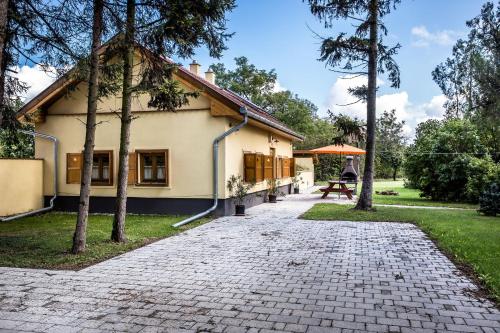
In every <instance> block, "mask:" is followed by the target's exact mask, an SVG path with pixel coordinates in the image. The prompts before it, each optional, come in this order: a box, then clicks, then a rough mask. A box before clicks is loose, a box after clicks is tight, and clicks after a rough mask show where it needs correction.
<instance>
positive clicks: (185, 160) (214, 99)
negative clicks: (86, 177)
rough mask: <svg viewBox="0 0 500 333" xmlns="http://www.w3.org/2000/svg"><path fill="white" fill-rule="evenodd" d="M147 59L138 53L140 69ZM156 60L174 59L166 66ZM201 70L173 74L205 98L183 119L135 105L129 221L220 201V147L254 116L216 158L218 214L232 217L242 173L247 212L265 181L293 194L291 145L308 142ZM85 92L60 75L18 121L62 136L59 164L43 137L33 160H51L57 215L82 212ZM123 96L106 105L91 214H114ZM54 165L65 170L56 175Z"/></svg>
mask: <svg viewBox="0 0 500 333" xmlns="http://www.w3.org/2000/svg"><path fill="white" fill-rule="evenodd" d="M140 57H141V54H140V53H139V52H138V54H137V55H136V59H137V61H136V63H140ZM158 61H169V60H165V59H158ZM200 69H201V68H200V65H199V64H197V63H196V62H193V63H192V64H191V65H190V68H189V69H186V68H183V67H180V68H179V69H178V70H177V72H176V73H175V79H177V80H178V81H179V82H180V84H181V86H182V87H183V88H184V89H185V90H187V91H199V92H200V94H199V96H198V97H197V98H193V97H190V98H189V103H188V104H186V105H184V106H182V107H181V108H179V109H178V110H177V111H176V112H164V111H158V110H155V109H151V108H149V107H148V99H149V96H147V95H141V96H138V97H137V98H134V99H133V102H132V112H133V115H134V120H133V122H132V126H131V135H130V147H131V149H130V155H129V156H130V162H129V163H130V171H129V175H128V179H129V185H128V204H127V210H128V212H130V213H141V214H144V213H145V214H192V213H197V212H200V211H202V210H204V209H206V208H208V207H210V206H211V205H212V203H213V199H212V196H213V193H214V186H213V185H212V181H213V179H214V176H213V170H214V167H213V153H212V142H213V141H214V139H215V138H216V137H218V136H219V135H221V134H222V133H224V132H226V131H228V130H229V129H230V128H232V127H234V126H236V125H238V124H239V123H241V122H242V119H243V118H244V117H243V115H242V113H241V110H244V111H246V112H247V115H248V123H247V124H246V125H245V126H244V127H243V128H241V129H240V130H239V131H237V132H235V133H232V134H230V135H229V136H227V137H226V138H224V139H223V140H222V141H221V142H220V145H219V152H218V179H219V181H218V184H217V187H218V193H219V195H218V198H219V202H218V206H217V214H219V215H222V214H231V213H232V212H233V209H234V208H233V204H232V203H231V200H229V193H228V191H227V189H226V186H225V185H226V182H227V180H228V178H229V177H230V176H231V175H243V176H244V177H245V180H246V181H248V182H255V183H256V184H255V186H254V187H253V189H252V190H251V191H250V192H251V193H250V194H249V195H248V197H247V200H246V204H247V206H252V205H255V204H258V203H262V202H263V201H264V199H265V197H266V196H265V191H266V182H265V180H266V179H269V178H278V179H280V184H281V187H282V191H284V192H286V193H288V192H289V191H290V187H291V186H290V184H291V176H292V175H293V173H294V164H293V153H292V145H293V142H294V141H297V140H302V139H303V137H302V136H301V135H300V134H298V133H295V132H294V131H292V130H291V129H289V128H288V127H286V126H285V125H284V124H282V123H281V122H279V121H278V120H277V119H275V118H274V117H272V116H271V115H269V114H268V113H267V112H265V111H264V110H263V109H262V108H260V107H259V106H257V105H255V104H253V103H251V102H250V101H248V100H246V99H244V98H242V97H241V96H238V95H237V94H235V93H234V92H231V91H229V90H225V89H222V88H220V87H218V86H217V85H216V84H215V78H214V73H213V72H211V71H207V72H206V73H205V75H204V76H202V73H201V70H200ZM86 95H87V85H86V82H83V81H82V82H78V81H75V80H74V79H70V78H68V77H62V78H60V79H59V80H57V81H56V82H54V83H53V84H52V85H50V86H49V87H48V88H47V89H45V90H44V91H43V92H41V93H40V94H39V95H38V96H36V97H35V98H33V99H32V100H31V101H29V102H28V103H27V104H26V105H25V106H24V107H23V108H22V109H21V110H20V111H19V118H21V119H31V121H34V123H35V131H36V132H38V133H43V134H47V135H50V136H52V137H55V138H57V140H58V148H57V155H58V157H57V162H54V158H53V143H52V142H50V141H47V140H44V139H43V138H39V137H37V138H36V141H35V146H36V148H35V158H37V159H42V160H43V164H44V166H43V195H44V200H45V205H47V204H48V201H49V200H50V198H52V196H53V195H54V191H55V189H54V185H53V183H54V180H55V179H54V177H57V183H58V185H57V187H58V188H57V199H56V200H55V209H56V210H60V211H76V210H77V209H78V195H79V190H80V179H81V168H82V151H83V147H84V139H85V120H86V110H87V98H86ZM120 106H121V99H120V96H112V97H108V98H102V99H101V100H100V102H99V105H98V111H97V123H98V126H97V127H96V137H95V152H94V166H93V171H92V177H93V180H92V185H91V199H90V211H91V212H94V213H110V212H112V211H113V210H114V203H115V196H116V186H117V183H116V179H117V174H118V171H117V166H118V151H119V138H120V119H119V118H118V117H117V115H116V112H117V111H118V112H119V111H120ZM55 163H56V164H57V169H55Z"/></svg>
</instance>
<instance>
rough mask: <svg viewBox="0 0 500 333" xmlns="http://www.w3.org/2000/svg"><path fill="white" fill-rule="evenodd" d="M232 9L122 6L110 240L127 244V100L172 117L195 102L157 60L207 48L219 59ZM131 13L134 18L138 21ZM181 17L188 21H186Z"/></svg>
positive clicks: (221, 0) (183, 4)
mask: <svg viewBox="0 0 500 333" xmlns="http://www.w3.org/2000/svg"><path fill="white" fill-rule="evenodd" d="M139 6H140V8H139ZM233 8H234V0H214V1H208V2H207V1H196V0H191V1H186V0H170V1H162V0H146V1H143V2H141V4H140V5H137V4H135V2H134V1H133V0H127V18H126V24H125V38H124V41H125V44H124V46H123V47H122V50H123V51H122V52H123V53H122V54H123V64H124V67H123V69H124V71H123V73H124V74H123V94H122V99H123V104H122V112H121V115H120V118H121V132H120V133H121V134H120V153H119V165H118V189H117V197H116V205H115V214H114V219H113V230H112V233H111V239H112V240H114V241H117V242H123V241H125V239H126V236H125V216H126V211H127V181H128V163H129V161H128V158H129V155H128V151H129V144H130V125H131V122H132V113H131V96H132V94H134V93H136V94H138V93H148V94H149V95H150V101H149V103H148V106H149V107H154V108H157V109H158V110H164V111H175V109H176V108H178V107H180V106H182V105H184V104H186V103H187V102H188V97H192V96H197V95H198V93H197V92H194V93H193V92H185V91H184V90H183V89H182V88H181V87H180V86H179V84H178V82H176V81H174V80H173V73H174V72H175V70H176V65H175V64H169V63H165V62H163V61H162V60H161V58H162V57H169V58H170V57H172V56H173V55H176V56H178V57H181V58H186V57H190V56H192V55H194V50H195V48H196V47H200V46H206V47H207V48H208V50H209V52H210V55H211V56H214V57H220V55H221V53H222V51H223V50H224V49H225V41H226V40H227V38H229V37H230V36H231V34H227V33H226V26H225V23H226V19H225V14H226V12H227V11H229V10H232V9H233ZM136 12H137V13H139V15H137V17H136ZM186 17H189V18H190V19H189V20H186ZM136 43H137V44H136ZM136 45H138V46H139V47H143V48H145V49H147V50H148V51H147V52H143V57H144V59H143V60H144V63H145V65H144V70H142V71H141V73H140V74H139V75H140V78H139V81H140V83H139V84H137V86H133V85H132V83H133V77H132V69H133V51H134V48H135V47H136ZM149 54H152V55H151V56H149Z"/></svg>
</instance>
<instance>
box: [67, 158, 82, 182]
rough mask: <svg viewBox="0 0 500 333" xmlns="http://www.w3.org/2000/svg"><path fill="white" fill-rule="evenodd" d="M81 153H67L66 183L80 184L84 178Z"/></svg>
mask: <svg viewBox="0 0 500 333" xmlns="http://www.w3.org/2000/svg"><path fill="white" fill-rule="evenodd" d="M82 157H83V155H82V154H81V153H67V154H66V184H80V183H81V179H82V159H83V158H82Z"/></svg>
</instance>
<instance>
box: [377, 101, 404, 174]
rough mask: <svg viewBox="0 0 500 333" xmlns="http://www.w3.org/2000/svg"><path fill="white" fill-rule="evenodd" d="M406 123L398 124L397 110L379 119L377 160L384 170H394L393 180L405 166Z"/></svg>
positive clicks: (386, 113)
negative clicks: (403, 165)
mask: <svg viewBox="0 0 500 333" xmlns="http://www.w3.org/2000/svg"><path fill="white" fill-rule="evenodd" d="M404 125H405V121H404V120H403V121H401V122H398V119H397V118H396V110H391V111H389V112H388V111H384V113H383V114H382V116H381V117H379V118H378V119H377V142H378V149H377V154H376V155H377V156H376V157H377V159H378V160H379V161H380V164H381V167H382V169H384V170H387V169H391V170H392V173H391V175H392V179H393V180H396V177H397V173H398V170H399V168H400V167H401V165H402V164H403V157H404V149H405V142H406V137H405V135H404V133H403V127H404Z"/></svg>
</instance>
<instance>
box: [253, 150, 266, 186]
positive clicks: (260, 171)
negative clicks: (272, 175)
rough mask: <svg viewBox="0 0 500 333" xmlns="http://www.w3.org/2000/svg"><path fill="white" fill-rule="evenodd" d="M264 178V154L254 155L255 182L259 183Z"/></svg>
mask: <svg viewBox="0 0 500 333" xmlns="http://www.w3.org/2000/svg"><path fill="white" fill-rule="evenodd" d="M263 180H264V155H263V154H256V155H255V182H257V183H259V182H261V181H263Z"/></svg>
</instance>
